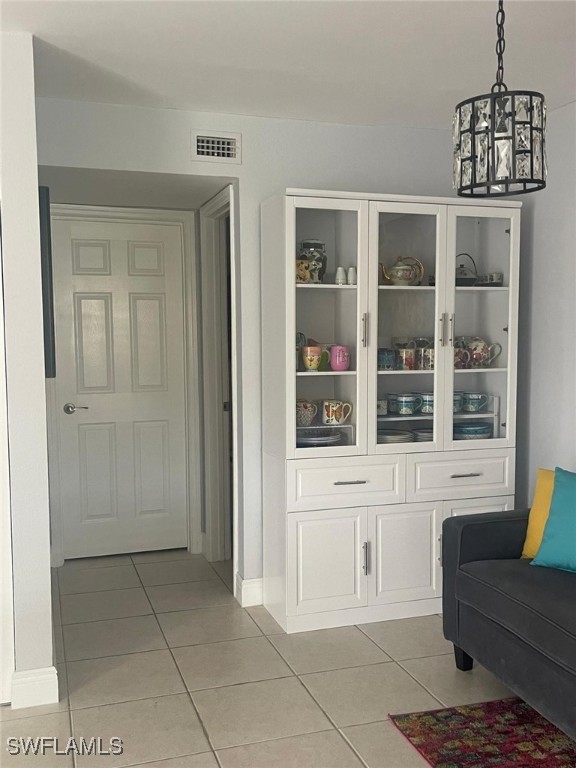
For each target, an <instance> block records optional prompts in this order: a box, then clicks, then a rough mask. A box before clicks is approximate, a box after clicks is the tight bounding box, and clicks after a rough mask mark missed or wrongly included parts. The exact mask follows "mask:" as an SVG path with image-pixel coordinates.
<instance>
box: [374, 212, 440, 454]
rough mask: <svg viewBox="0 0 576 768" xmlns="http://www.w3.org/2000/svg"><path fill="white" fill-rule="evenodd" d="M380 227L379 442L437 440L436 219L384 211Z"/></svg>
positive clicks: (376, 350) (377, 349) (380, 217)
mask: <svg viewBox="0 0 576 768" xmlns="http://www.w3.org/2000/svg"><path fill="white" fill-rule="evenodd" d="M378 227H379V228H378V262H379V263H378V276H377V277H378V283H379V285H378V345H377V347H376V346H374V354H375V355H377V366H376V367H377V371H378V373H377V375H378V386H377V403H376V409H375V410H376V414H377V421H378V430H377V439H378V443H380V444H386V443H396V442H431V441H432V440H433V439H434V425H435V419H434V413H435V400H436V393H435V391H434V382H435V379H434V367H435V362H436V361H435V354H436V345H437V339H436V334H435V331H436V323H435V303H436V287H435V282H436V280H435V277H436V228H437V221H436V216H433V215H422V214H408V213H380V214H379V220H378ZM374 277H375V276H374Z"/></svg>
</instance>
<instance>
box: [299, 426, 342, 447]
mask: <svg viewBox="0 0 576 768" xmlns="http://www.w3.org/2000/svg"><path fill="white" fill-rule="evenodd" d="M343 437H344V435H343V433H342V432H340V430H339V429H306V430H302V431H300V430H299V429H297V430H296V447H297V448H319V447H321V446H326V445H338V443H339V442H340V441H341V440H342V438H343Z"/></svg>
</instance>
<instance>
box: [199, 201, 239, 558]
mask: <svg viewBox="0 0 576 768" xmlns="http://www.w3.org/2000/svg"><path fill="white" fill-rule="evenodd" d="M233 194H234V192H233V188H232V187H228V188H226V189H225V190H222V192H220V193H219V194H218V195H216V196H215V197H214V198H213V199H212V200H210V201H209V202H208V203H206V204H205V205H204V206H202V208H201V209H200V242H201V284H202V291H201V295H202V308H201V315H202V322H201V327H202V360H203V366H202V368H203V390H204V391H203V406H204V430H203V432H204V445H203V447H204V456H205V463H204V469H205V474H204V505H203V506H204V510H205V514H206V517H205V527H204V528H203V530H204V531H205V542H206V546H205V550H204V551H205V553H206V557H207V559H208V560H210V561H229V560H231V558H232V556H233V554H234V553H233V541H234V530H235V527H236V521H235V514H234V510H235V509H236V508H237V504H236V498H237V489H236V488H237V486H236V478H237V477H238V453H237V441H236V435H237V425H236V421H235V415H234V412H235V410H236V407H235V406H237V403H238V391H237V388H236V386H235V382H236V380H237V358H236V354H235V350H236V348H237V346H236V329H235V323H234V322H233V319H234V317H235V314H236V306H235V291H234V285H235V277H236V275H235V269H234V266H235V263H236V260H235V258H234V248H235V244H234V238H233V236H232V233H233V232H234V231H235V227H234V224H233V217H234V200H233Z"/></svg>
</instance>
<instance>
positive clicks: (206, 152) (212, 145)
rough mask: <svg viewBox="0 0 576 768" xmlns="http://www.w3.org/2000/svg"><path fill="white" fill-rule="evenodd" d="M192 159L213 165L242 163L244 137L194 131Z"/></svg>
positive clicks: (220, 132) (219, 132) (232, 134)
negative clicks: (205, 161)
mask: <svg viewBox="0 0 576 768" xmlns="http://www.w3.org/2000/svg"><path fill="white" fill-rule="evenodd" d="M192 159H193V160H208V161H210V162H212V163H241V162H242V135H241V134H240V133H223V132H222V131H218V133H212V132H211V131H192Z"/></svg>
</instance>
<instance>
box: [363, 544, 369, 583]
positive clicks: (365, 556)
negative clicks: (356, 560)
mask: <svg viewBox="0 0 576 768" xmlns="http://www.w3.org/2000/svg"><path fill="white" fill-rule="evenodd" d="M362 552H363V555H364V564H363V565H362V570H363V571H364V575H365V576H367V575H368V542H367V541H365V542H364V544H362Z"/></svg>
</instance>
